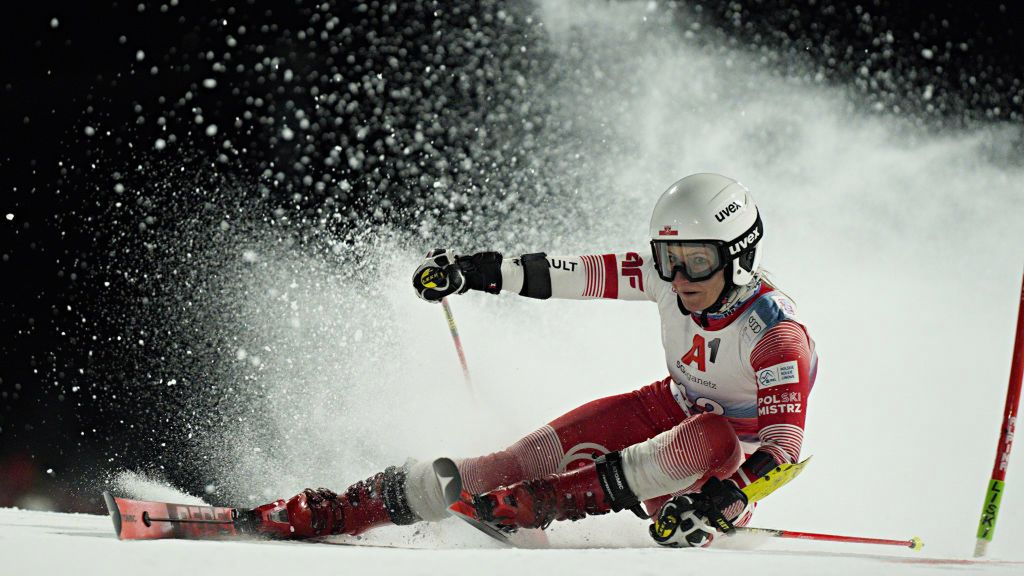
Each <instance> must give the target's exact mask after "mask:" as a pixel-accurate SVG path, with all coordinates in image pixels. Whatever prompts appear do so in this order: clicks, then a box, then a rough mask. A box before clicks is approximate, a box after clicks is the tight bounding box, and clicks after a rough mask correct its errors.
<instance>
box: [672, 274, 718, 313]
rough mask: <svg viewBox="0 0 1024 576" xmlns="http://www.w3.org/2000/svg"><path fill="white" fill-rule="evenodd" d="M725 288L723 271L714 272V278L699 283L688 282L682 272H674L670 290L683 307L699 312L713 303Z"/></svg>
mask: <svg viewBox="0 0 1024 576" xmlns="http://www.w3.org/2000/svg"><path fill="white" fill-rule="evenodd" d="M724 287H725V270H719V271H718V272H715V274H714V276H712V277H711V278H708V279H707V280H702V281H700V282H690V281H689V280H687V279H686V277H685V276H683V273H682V272H676V276H675V278H673V279H672V288H673V290H675V292H676V294H678V295H679V299H680V300H682V301H683V306H685V307H686V309H687V310H690V311H692V312H699V311H701V310H703V309H705V308H707V307H709V306H711V305H712V304H714V303H715V298H717V297H718V295H719V294H721V293H722V288H724Z"/></svg>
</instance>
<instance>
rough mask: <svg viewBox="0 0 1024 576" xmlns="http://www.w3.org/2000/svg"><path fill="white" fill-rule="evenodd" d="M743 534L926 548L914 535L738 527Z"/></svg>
mask: <svg viewBox="0 0 1024 576" xmlns="http://www.w3.org/2000/svg"><path fill="white" fill-rule="evenodd" d="M736 531H737V532H739V533H741V534H760V535H764V536H772V537H774V538H795V539H799V540H823V541H826V542H846V543H849V544H882V545H885V546H903V547H904V548H910V549H911V550H915V551H916V550H920V549H921V548H924V542H923V541H922V540H921V539H920V538H918V537H917V536H914V537H913V538H911V539H910V540H887V539H884V538H861V537H857V536H837V535H835V534H815V533H813V532H794V531H792V530H775V529H773V528H747V527H738V528H736Z"/></svg>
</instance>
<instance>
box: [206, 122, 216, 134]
mask: <svg viewBox="0 0 1024 576" xmlns="http://www.w3.org/2000/svg"><path fill="white" fill-rule="evenodd" d="M206 135H207V136H216V135H217V125H216V124H210V125H209V126H207V127H206Z"/></svg>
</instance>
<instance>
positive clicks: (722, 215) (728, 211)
mask: <svg viewBox="0 0 1024 576" xmlns="http://www.w3.org/2000/svg"><path fill="white" fill-rule="evenodd" d="M740 208H743V206H740V205H739V204H738V203H736V202H732V203H731V204H729V205H728V206H726V207H725V208H722V209H721V210H719V211H718V214H715V220H718V221H719V222H725V219H726V218H728V217H729V216H732V215H733V214H735V213H736V211H737V210H739V209H740Z"/></svg>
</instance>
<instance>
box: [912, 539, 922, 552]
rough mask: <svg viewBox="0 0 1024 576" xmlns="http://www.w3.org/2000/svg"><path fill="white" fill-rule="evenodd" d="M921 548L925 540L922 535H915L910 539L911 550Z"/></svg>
mask: <svg viewBox="0 0 1024 576" xmlns="http://www.w3.org/2000/svg"><path fill="white" fill-rule="evenodd" d="M921 548H924V540H921V537H920V536H914V537H913V538H911V539H910V549H911V550H914V551H919V550H921Z"/></svg>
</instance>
